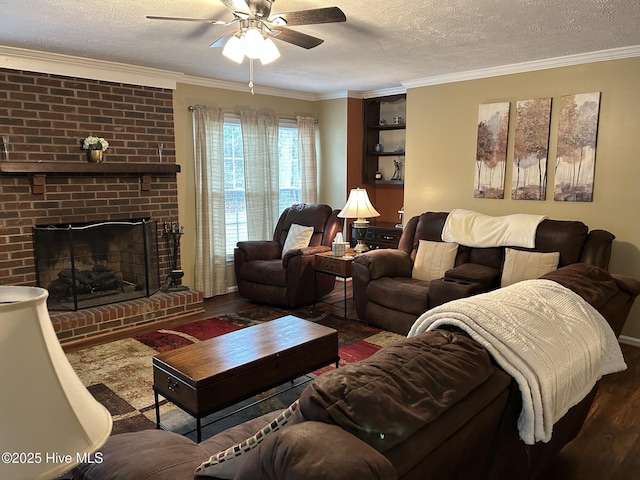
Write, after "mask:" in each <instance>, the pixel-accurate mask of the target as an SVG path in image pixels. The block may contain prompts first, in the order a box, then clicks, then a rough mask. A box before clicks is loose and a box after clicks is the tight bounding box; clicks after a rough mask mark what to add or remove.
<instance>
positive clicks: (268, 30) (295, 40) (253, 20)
mask: <svg viewBox="0 0 640 480" xmlns="http://www.w3.org/2000/svg"><path fill="white" fill-rule="evenodd" d="M220 2H222V3H223V4H224V6H225V7H227V8H228V9H229V10H231V12H232V13H233V19H232V20H230V21H223V20H217V19H206V18H185V17H159V16H152V15H147V18H148V19H151V20H177V21H181V22H201V23H211V24H214V25H223V26H230V25H233V24H238V26H239V28H238V29H237V30H234V31H231V32H229V33H227V34H225V35H223V36H222V37H220V38H218V39H217V40H216V41H215V42H213V43H212V44H211V47H221V46H223V45H224V46H225V48H224V50H223V52H222V53H223V55H225V56H227V57H228V58H230V59H231V60H234V61H236V62H237V63H242V60H243V59H244V56H245V55H246V56H247V57H249V58H250V59H252V60H253V59H255V58H259V59H260V60H261V62H262V64H263V65H264V64H266V63H269V62H272V61H273V60H275V59H276V58H278V57H279V56H280V53H279V52H278V49H277V47H276V46H275V44H274V43H273V42H272V41H271V38H275V39H277V40H282V41H283V42H287V43H290V44H293V45H297V46H299V47H302V48H306V49H310V48H314V47H317V46H318V45H320V44H321V43H322V42H323V41H324V40H322V39H321V38H317V37H314V36H311V35H307V34H306V33H301V32H297V31H295V30H291V29H290V28H288V27H292V26H300V25H314V24H319V23H336V22H345V21H346V20H347V18H346V16H345V14H344V12H343V11H342V10H340V9H339V8H338V7H322V8H313V9H308V10H298V11H294V12H281V13H275V14H271V7H272V6H273V4H274V2H275V0H220Z"/></svg>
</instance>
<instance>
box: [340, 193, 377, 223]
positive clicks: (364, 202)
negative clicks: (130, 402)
mask: <svg viewBox="0 0 640 480" xmlns="http://www.w3.org/2000/svg"><path fill="white" fill-rule="evenodd" d="M379 216H380V214H379V213H378V212H377V210H376V209H375V208H373V205H371V202H370V201H369V195H367V191H366V190H365V189H364V188H353V189H351V192H349V198H348V199H347V203H346V205H345V206H344V208H343V209H342V210H341V211H340V213H338V217H340V218H355V219H356V222H355V223H365V224H366V223H368V222H367V220H366V219H367V218H372V217H379Z"/></svg>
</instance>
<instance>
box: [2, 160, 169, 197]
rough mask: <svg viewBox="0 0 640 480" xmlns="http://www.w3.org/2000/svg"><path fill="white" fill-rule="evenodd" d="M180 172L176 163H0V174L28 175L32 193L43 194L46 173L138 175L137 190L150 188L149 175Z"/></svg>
mask: <svg viewBox="0 0 640 480" xmlns="http://www.w3.org/2000/svg"><path fill="white" fill-rule="evenodd" d="M178 172H180V165H178V164H176V163H106V162H105V163H90V162H87V163H83V162H0V175H30V176H31V192H32V193H44V192H45V187H46V176H47V175H84V176H91V175H97V174H111V175H126V174H129V175H138V176H139V177H140V189H141V190H143V191H147V190H151V177H152V176H163V175H174V174H176V173H178Z"/></svg>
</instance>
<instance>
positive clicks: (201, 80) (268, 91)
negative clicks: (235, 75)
mask: <svg viewBox="0 0 640 480" xmlns="http://www.w3.org/2000/svg"><path fill="white" fill-rule="evenodd" d="M179 83H184V84H187V85H196V86H200V87H210V88H221V89H224V90H234V91H238V92H246V93H249V91H250V90H249V87H248V85H247V83H238V82H229V81H226V80H216V79H215V78H205V77H193V76H189V75H184V76H183V77H182V78H181V79H180V80H179ZM253 90H254V92H255V93H257V94H260V95H272V96H274V97H285V98H292V99H296V100H307V101H311V102H313V101H316V100H318V95H317V94H315V93H309V92H300V91H297V90H286V89H284V88H274V87H266V86H263V85H259V84H256V85H254V86H253Z"/></svg>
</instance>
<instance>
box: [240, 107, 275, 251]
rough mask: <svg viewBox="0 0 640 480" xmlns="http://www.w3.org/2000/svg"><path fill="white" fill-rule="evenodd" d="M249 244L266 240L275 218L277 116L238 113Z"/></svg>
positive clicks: (270, 234) (271, 233) (247, 112)
mask: <svg viewBox="0 0 640 480" xmlns="http://www.w3.org/2000/svg"><path fill="white" fill-rule="evenodd" d="M240 125H241V127H242V151H243V155H244V190H245V199H246V206H247V232H248V237H249V240H267V239H269V240H270V239H271V238H272V237H273V230H274V229H275V226H276V223H277V221H278V217H279V213H280V212H279V206H278V197H279V190H280V187H279V177H280V174H279V168H278V130H279V122H278V116H277V115H274V114H269V113H257V112H251V111H244V112H241V113H240Z"/></svg>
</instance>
